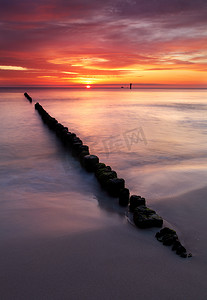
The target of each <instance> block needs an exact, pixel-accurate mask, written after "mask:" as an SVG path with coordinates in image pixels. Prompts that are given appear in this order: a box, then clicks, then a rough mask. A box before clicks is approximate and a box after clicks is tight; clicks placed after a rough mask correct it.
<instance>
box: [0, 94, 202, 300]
mask: <svg viewBox="0 0 207 300" xmlns="http://www.w3.org/2000/svg"><path fill="white" fill-rule="evenodd" d="M28 92H29V95H30V96H32V98H33V103H32V104H31V103H28V102H27V100H25V98H24V95H23V91H22V90H21V89H19V90H13V91H5V90H1V93H0V97H1V98H0V99H1V102H0V103H1V112H0V115H1V133H0V135H1V153H0V154H1V155H0V171H1V178H0V187H1V199H0V206H1V209H0V214H1V217H0V239H1V247H0V254H1V255H0V269H1V273H0V278H1V298H2V299H97V298H99V299H138V298H139V299H166V298H167V299H178V300H180V299H201V300H202V299H206V297H207V291H206V279H207V271H206V267H205V265H206V262H207V255H206V248H207V235H206V233H205V228H206V225H207V221H206V213H207V205H206V195H207V186H206V178H207V176H206V175H207V171H206V167H205V166H206V144H207V140H206V128H207V127H206V126H207V123H206V118H205V116H206V110H207V103H206V95H207V92H206V90H141V91H136V90H132V91H129V90H126V91H125V90H124V91H119V90H115V91H114V90H97V91H95V90H94V91H85V90H84V91H82V90H44V89H42V90H41V89H39V90H38V89H31V90H29V91H28ZM37 101H38V102H39V103H40V104H41V105H43V107H44V108H45V109H46V110H47V111H48V112H49V113H50V114H51V115H52V116H54V117H55V118H56V119H57V120H58V121H60V122H61V123H63V124H64V125H65V126H67V127H68V128H69V130H71V131H73V132H75V133H76V134H77V135H78V136H80V138H81V139H83V141H84V143H85V144H87V145H88V146H89V148H90V149H91V152H92V153H93V154H96V155H98V156H99V158H100V161H101V162H104V163H106V164H107V165H110V166H112V167H113V169H114V170H116V171H117V173H118V175H119V176H120V177H122V178H124V179H125V180H126V186H127V187H128V188H129V189H130V193H131V194H137V195H141V196H143V197H145V198H146V201H147V204H148V206H149V207H150V208H152V209H155V210H156V211H157V213H159V215H161V216H162V217H163V219H164V224H165V225H167V226H169V227H171V228H173V229H175V230H176V232H177V233H178V235H179V237H180V239H181V241H182V243H183V244H184V246H185V247H186V248H187V250H188V252H191V253H192V254H193V257H192V258H187V259H183V258H181V257H179V256H177V255H175V253H174V252H173V251H171V249H170V247H165V246H163V245H162V244H161V243H159V242H158V241H157V240H156V238H155V237H154V236H155V233H156V232H157V231H158V229H156V228H153V229H147V230H140V229H138V228H136V227H135V226H134V225H133V224H131V223H130V222H129V220H128V218H127V216H126V210H127V209H125V208H121V207H120V206H119V205H118V199H116V198H115V199H114V198H111V197H110V196H108V194H107V193H106V192H105V191H103V190H102V189H101V187H100V186H99V184H98V182H97V181H96V178H95V176H94V175H93V174H91V173H87V172H86V171H85V170H84V169H83V168H82V167H81V166H80V164H79V162H78V161H77V160H75V159H74V157H73V156H72V155H71V153H70V152H68V151H66V150H65V148H64V147H63V146H62V145H61V143H60V141H59V140H58V139H57V137H56V135H55V134H54V133H53V132H52V131H50V130H49V129H48V128H47V127H46V126H45V125H44V124H43V123H42V120H41V119H40V117H39V115H38V114H37V112H36V111H35V109H34V103H35V102H37Z"/></svg>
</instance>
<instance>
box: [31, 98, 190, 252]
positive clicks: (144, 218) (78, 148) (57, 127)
mask: <svg viewBox="0 0 207 300" xmlns="http://www.w3.org/2000/svg"><path fill="white" fill-rule="evenodd" d="M35 109H36V110H37V111H38V113H39V114H40V116H41V118H42V120H43V122H44V123H45V124H46V125H47V126H48V127H49V128H50V129H51V130H52V131H54V132H55V133H56V135H57V137H58V138H59V139H60V140H61V141H62V143H63V144H64V145H65V146H66V148H67V149H70V151H71V152H72V155H73V156H75V157H76V158H77V159H78V160H79V161H80V163H81V165H82V166H83V168H84V169H85V170H87V171H88V172H93V173H94V174H95V177H96V178H97V180H98V182H99V183H100V185H101V187H102V188H103V189H104V190H105V191H107V192H108V194H109V195H110V196H112V197H118V199H119V205H121V206H126V207H128V205H129V212H130V213H131V214H133V221H134V224H135V225H136V226H137V227H139V228H150V227H162V225H163V219H162V218H161V217H160V216H159V215H158V214H157V213H156V212H155V211H154V210H152V209H150V208H148V207H147V206H146V200H145V198H142V197H141V196H137V195H131V196H130V193H129V189H128V188H126V187H125V180H124V179H123V178H119V177H118V176H117V173H116V172H115V171H114V170H113V169H112V168H111V167H110V166H106V165H105V164H104V163H101V162H99V158H98V157H97V156H96V155H93V154H90V152H89V147H88V146H87V145H84V144H83V141H82V140H81V139H80V138H79V137H78V136H76V134H75V133H73V132H70V131H69V130H68V128H67V127H65V126H63V125H62V124H61V123H59V122H58V121H57V120H56V119H55V118H53V117H52V116H50V115H49V114H48V113H47V112H46V111H45V109H44V108H43V107H42V106H41V105H40V104H39V103H38V102H37V103H36V104H35ZM172 232H173V235H172ZM166 234H168V235H167V238H169V239H167V238H166ZM156 238H157V239H158V240H159V241H162V242H163V244H164V245H166V243H167V244H170V243H172V244H171V245H173V250H176V254H178V255H180V256H181V257H187V253H186V249H185V248H184V247H183V246H182V245H181V243H180V241H179V240H178V237H177V235H176V232H175V231H172V230H171V229H169V228H164V229H162V230H161V231H160V232H158V233H157V234H156ZM176 245H177V246H176Z"/></svg>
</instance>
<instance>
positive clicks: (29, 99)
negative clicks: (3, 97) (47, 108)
mask: <svg viewBox="0 0 207 300" xmlns="http://www.w3.org/2000/svg"><path fill="white" fill-rule="evenodd" d="M24 96H25V97H26V98H27V100H28V101H29V102H30V103H32V98H31V97H30V95H28V94H27V93H26V92H25V93H24Z"/></svg>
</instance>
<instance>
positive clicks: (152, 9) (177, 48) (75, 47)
mask: <svg viewBox="0 0 207 300" xmlns="http://www.w3.org/2000/svg"><path fill="white" fill-rule="evenodd" d="M0 3H1V9H0V53H1V55H0V86H32V85H35V86H39V85H41V86H45V85H46V86H68V85H87V84H90V85H95V84H98V85H103V84H106V85H108V84H118V85H125V84H127V85H128V84H129V83H130V82H131V83H133V84H137V85H140V86H158V87H159V86H163V85H165V86H175V87H188V86H189V87H207V75H206V71H207V1H206V0H145V1H144V0H113V1H112V0H35V1H34V0H32V1H31V0H24V1H21V0H19V1H17V0H0Z"/></svg>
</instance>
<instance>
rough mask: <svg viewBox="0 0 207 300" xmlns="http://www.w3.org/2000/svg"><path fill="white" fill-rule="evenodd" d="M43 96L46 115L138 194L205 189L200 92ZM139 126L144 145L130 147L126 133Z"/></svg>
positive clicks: (97, 92)
mask: <svg viewBox="0 0 207 300" xmlns="http://www.w3.org/2000/svg"><path fill="white" fill-rule="evenodd" d="M44 93H45V94H44ZM44 93H43V99H45V100H44V102H43V105H45V107H46V108H48V111H49V112H50V113H51V114H52V115H54V116H55V117H56V118H57V119H58V120H61V122H62V123H63V124H65V125H66V126H68V127H69V129H71V130H72V131H74V132H76V133H78V134H79V135H80V137H81V138H82V139H83V141H84V142H85V143H86V144H88V145H89V146H90V149H91V152H93V153H94V154H97V155H99V157H100V159H101V160H102V161H103V162H106V163H107V164H109V165H111V166H112V167H113V168H114V169H116V170H117V171H118V174H120V176H121V177H124V178H125V179H126V180H127V181H128V185H130V187H131V188H132V190H134V191H136V192H137V193H141V194H144V195H145V196H150V197H153V191H155V190H156V194H157V196H158V197H164V196H166V195H167V193H168V191H169V192H171V193H173V194H176V193H181V192H182V191H183V192H185V191H186V190H188V189H190V188H191V189H194V188H197V187H202V186H204V185H205V182H206V180H205V178H206V173H205V170H202V172H201V170H200V166H201V165H202V162H204V159H205V157H206V148H207V147H206V146H207V140H206V135H205V134H206V128H207V122H206V117H205V116H206V109H207V103H206V91H205V90H189V91H188V90H140V91H139V90H133V92H132V93H128V91H127V90H125V91H119V90H93V91H92V90H91V91H87V92H84V91H75V90H71V91H61V90H56V91H52V93H50V92H49V91H46V92H44ZM39 94H40V93H39ZM47 99H48V101H47ZM59 99H61V101H60V100H59ZM49 100H50V101H49ZM139 128H141V129H142V130H143V133H144V136H145V140H146V141H147V143H145V141H144V139H143V138H142V137H141V138H140V139H139V140H138V141H137V142H134V143H132V144H131V146H130V147H129V144H128V143H127V140H126V139H125V135H126V133H127V132H130V131H133V130H138V129H139ZM200 158H201V159H200ZM132 183H133V184H132ZM139 191H140V192H139Z"/></svg>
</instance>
